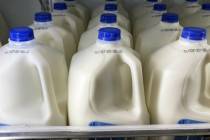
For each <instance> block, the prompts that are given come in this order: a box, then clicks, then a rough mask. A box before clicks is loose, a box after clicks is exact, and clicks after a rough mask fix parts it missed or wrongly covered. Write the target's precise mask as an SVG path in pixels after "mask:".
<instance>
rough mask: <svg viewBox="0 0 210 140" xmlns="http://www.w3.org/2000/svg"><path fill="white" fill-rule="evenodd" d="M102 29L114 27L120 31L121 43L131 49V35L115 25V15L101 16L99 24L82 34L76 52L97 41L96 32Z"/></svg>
mask: <svg viewBox="0 0 210 140" xmlns="http://www.w3.org/2000/svg"><path fill="white" fill-rule="evenodd" d="M103 27H116V28H119V29H120V30H121V37H122V39H121V41H120V42H121V43H122V44H123V45H124V46H127V47H130V48H132V47H133V37H132V35H131V33H129V32H128V31H127V30H125V29H124V28H122V27H120V26H119V25H118V24H117V16H116V15H115V14H109V13H108V14H102V15H101V24H99V25H98V26H96V27H95V28H92V29H90V30H88V31H86V32H84V33H83V34H82V36H81V38H80V42H79V46H78V50H83V49H85V48H88V47H90V46H92V45H94V44H95V43H96V41H97V39H98V30H99V29H100V28H103Z"/></svg>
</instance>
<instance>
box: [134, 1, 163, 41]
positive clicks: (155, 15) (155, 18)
mask: <svg viewBox="0 0 210 140" xmlns="http://www.w3.org/2000/svg"><path fill="white" fill-rule="evenodd" d="M163 13H166V4H163V3H157V4H155V5H154V7H153V11H152V12H151V13H148V14H146V15H144V16H143V17H142V18H139V19H138V20H137V21H135V22H134V28H133V29H134V30H133V34H134V37H136V35H138V34H139V33H140V32H141V31H143V30H145V29H148V28H150V27H152V26H154V25H156V24H158V23H159V22H160V20H161V16H162V14H163Z"/></svg>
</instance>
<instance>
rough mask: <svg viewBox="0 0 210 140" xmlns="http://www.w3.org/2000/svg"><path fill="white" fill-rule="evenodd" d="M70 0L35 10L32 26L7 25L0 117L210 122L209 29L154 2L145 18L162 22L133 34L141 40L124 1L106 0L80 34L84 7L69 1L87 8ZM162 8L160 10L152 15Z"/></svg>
mask: <svg viewBox="0 0 210 140" xmlns="http://www.w3.org/2000/svg"><path fill="white" fill-rule="evenodd" d="M149 1H151V0H148V2H149ZM187 2H189V0H187ZM67 3H71V4H72V5H73V6H72V5H71V4H69V5H70V6H69V9H70V10H68V7H67V5H66V4H65V3H62V2H59V3H55V4H54V11H53V13H52V14H50V13H46V12H41V13H37V14H36V15H35V22H34V24H33V25H32V26H31V28H29V27H17V28H13V29H11V31H10V39H9V43H8V44H7V45H5V46H3V47H2V48H1V49H0V64H1V67H2V69H1V71H0V77H1V78H0V85H1V86H2V88H1V90H0V100H1V103H2V105H1V106H0V111H1V112H2V113H1V114H0V122H1V123H2V124H6V125H20V124H29V125H67V124H69V125H72V126H104V125H106V126H107V125H141V124H149V123H152V124H164V123H169V124H170V123H197V122H209V121H210V120H209V117H208V114H209V111H208V110H209V105H208V93H209V91H208V90H209V88H208V81H209V79H208V72H209V69H208V68H209V57H208V55H209V53H208V51H209V46H208V45H207V31H206V29H204V28H199V27H184V29H182V27H181V26H180V25H179V17H178V15H177V14H175V13H167V12H166V5H165V4H163V3H156V4H154V5H153V11H151V12H149V13H153V14H154V15H153V16H152V17H151V18H150V20H149V19H148V18H145V20H147V21H148V22H146V25H147V24H150V23H153V20H152V18H153V17H159V18H160V17H161V19H160V20H159V23H157V24H156V25H151V27H150V28H149V29H146V30H145V29H144V31H143V32H141V33H139V35H138V36H139V38H137V39H136V38H135V39H134V40H135V42H136V41H137V42H139V43H136V44H137V45H132V44H133V43H132V42H133V41H132V35H131V34H130V33H129V31H131V28H130V21H129V19H128V14H127V12H126V10H125V8H124V7H123V4H122V3H120V2H119V3H118V2H116V1H113V0H111V1H110V0H108V1H107V3H106V4H104V5H102V6H100V7H99V8H97V9H96V11H95V12H93V14H92V19H91V21H90V22H89V25H88V29H87V31H86V32H84V33H83V34H82V32H83V31H84V30H85V27H87V24H86V23H87V22H86V20H85V18H87V17H88V15H86V14H88V12H87V11H85V10H84V11H85V12H81V13H83V14H84V15H83V14H81V15H80V16H79V14H78V15H76V14H73V12H71V8H72V7H73V8H75V11H77V8H78V9H79V10H81V11H83V10H82V9H85V7H83V6H82V5H80V4H79V3H77V2H75V1H73V2H72V0H69V1H67ZM81 7H83V8H81ZM145 7H146V6H145ZM192 7H193V6H192ZM162 9H165V10H164V12H162V14H161V16H156V15H155V14H156V12H159V11H162ZM209 9H210V4H208V3H205V4H203V5H202V8H201V9H200V10H198V11H197V12H196V13H195V14H194V16H192V17H191V18H189V20H191V22H193V23H195V22H197V23H200V24H203V23H204V22H203V20H204V19H202V17H206V16H207V15H208V12H209ZM79 10H78V11H79ZM78 13H79V12H78ZM203 13H205V14H204V15H205V16H203ZM146 15H147V14H146V13H144V14H143V15H142V16H141V17H144V16H145V17H146ZM195 15H196V16H195ZM199 16H201V17H200V18H199ZM82 17H84V18H82ZM193 18H194V19H193ZM186 19H187V18H186ZM199 20H200V22H199ZM194 21H195V22H194ZM141 23H144V20H142V22H141ZM141 23H140V24H139V25H140V26H142V25H145V24H141ZM206 23H207V22H206ZM198 26H199V25H198ZM206 26H207V25H206ZM134 30H135V28H134ZM81 34H82V36H81V38H80V35H81ZM144 42H146V43H145V44H144ZM152 43H153V44H152ZM77 44H78V47H77ZM142 44H143V45H142ZM147 44H151V45H150V46H149V47H148V46H146V45H147ZM138 45H139V46H140V49H139V48H138V47H137V46H138ZM165 45H166V46H165ZM145 46H146V47H145ZM164 46H165V47H164ZM144 47H145V48H144ZM160 47H161V49H160ZM132 48H135V49H136V50H137V51H134V50H133V49H132ZM144 49H145V50H146V51H145V52H146V53H145V52H143V51H142V50H144ZM77 50H78V52H77V53H76V51H77ZM156 50H157V51H156ZM154 51H156V52H155V53H153V54H152V55H148V56H145V57H144V55H145V54H147V52H148V53H152V52H154ZM138 53H139V54H140V55H139V54H138ZM73 54H74V56H73ZM72 56H73V58H72ZM71 58H72V59H71ZM140 59H142V60H141V61H142V63H141V61H140ZM142 66H143V73H142ZM69 68H70V69H69ZM68 69H69V73H68ZM13 70H14V71H13ZM143 75H144V81H143ZM68 77H69V78H68ZM144 87H145V90H144ZM145 91H146V92H145ZM67 92H68V93H67ZM145 96H146V100H145ZM146 101H147V106H148V109H149V111H148V109H147V107H146ZM67 110H68V111H67ZM67 112H68V113H67ZM148 112H150V115H149V113H148ZM67 114H68V117H67ZM84 116H85V118H84ZM149 116H150V117H149ZM67 118H68V119H67ZM67 120H68V121H69V122H67Z"/></svg>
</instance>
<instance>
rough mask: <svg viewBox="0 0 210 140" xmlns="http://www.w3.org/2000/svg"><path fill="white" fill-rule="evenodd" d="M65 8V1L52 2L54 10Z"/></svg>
mask: <svg viewBox="0 0 210 140" xmlns="http://www.w3.org/2000/svg"><path fill="white" fill-rule="evenodd" d="M66 9H67V5H66V3H63V2H57V3H54V10H66Z"/></svg>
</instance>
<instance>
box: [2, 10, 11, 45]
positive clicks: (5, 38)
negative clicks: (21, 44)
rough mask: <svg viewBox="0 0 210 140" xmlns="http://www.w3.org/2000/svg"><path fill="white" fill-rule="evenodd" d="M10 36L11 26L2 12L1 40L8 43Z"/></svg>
mask: <svg viewBox="0 0 210 140" xmlns="http://www.w3.org/2000/svg"><path fill="white" fill-rule="evenodd" d="M8 37H9V27H8V25H7V23H6V21H5V20H4V18H3V15H2V14H1V13H0V42H1V43H2V44H6V43H7V42H8Z"/></svg>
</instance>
